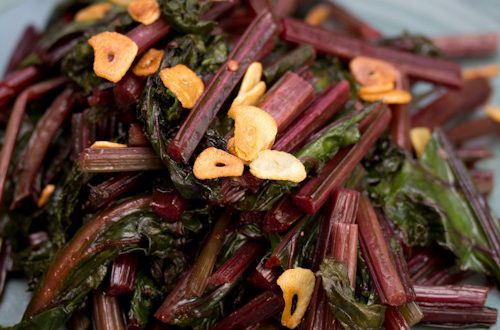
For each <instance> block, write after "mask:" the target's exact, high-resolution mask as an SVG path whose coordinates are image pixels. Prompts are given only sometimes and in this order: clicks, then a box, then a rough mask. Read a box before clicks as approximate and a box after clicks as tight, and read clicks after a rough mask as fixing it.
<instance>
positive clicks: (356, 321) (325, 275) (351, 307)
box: [320, 257, 385, 330]
mask: <svg viewBox="0 0 500 330" xmlns="http://www.w3.org/2000/svg"><path fill="white" fill-rule="evenodd" d="M320 274H321V278H322V284H323V288H324V289H325V291H326V295H327V297H328V303H329V305H330V308H331V309H332V312H333V315H334V316H335V318H336V319H337V320H338V321H339V322H340V323H341V324H342V326H343V327H344V329H356V330H358V329H359V330H366V329H380V328H381V327H382V324H383V322H384V314H385V307H384V306H382V305H365V304H362V303H359V302H356V300H355V298H354V293H353V292H352V289H351V285H350V283H349V277H348V275H347V269H346V268H345V266H344V264H343V263H341V262H337V261H335V259H333V258H331V257H327V258H325V260H323V262H322V263H321V266H320Z"/></svg>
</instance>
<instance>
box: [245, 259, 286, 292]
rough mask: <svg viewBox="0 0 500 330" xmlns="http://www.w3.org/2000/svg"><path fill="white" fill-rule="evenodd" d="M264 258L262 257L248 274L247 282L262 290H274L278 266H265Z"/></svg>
mask: <svg viewBox="0 0 500 330" xmlns="http://www.w3.org/2000/svg"><path fill="white" fill-rule="evenodd" d="M265 264H266V260H265V259H262V260H261V261H260V262H259V263H258V264H257V266H256V267H255V270H254V271H253V272H252V273H251V274H250V276H248V279H247V280H248V282H249V283H250V284H252V285H253V286H255V287H257V288H259V289H262V290H274V289H275V288H276V280H277V279H278V277H279V276H280V271H279V269H278V268H266V267H265Z"/></svg>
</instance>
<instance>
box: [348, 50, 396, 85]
mask: <svg viewBox="0 0 500 330" xmlns="http://www.w3.org/2000/svg"><path fill="white" fill-rule="evenodd" d="M349 68H350V69H351V72H352V74H353V76H354V79H356V81H357V82H358V83H359V84H361V85H363V86H371V85H384V84H387V83H394V82H395V81H396V78H397V75H398V71H397V70H396V68H395V67H394V66H393V65H392V64H391V63H389V62H386V61H382V60H377V59H375V58H371V57H365V56H358V57H355V58H353V59H352V60H351V62H350V63H349Z"/></svg>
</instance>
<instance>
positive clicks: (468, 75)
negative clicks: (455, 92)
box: [462, 64, 500, 80]
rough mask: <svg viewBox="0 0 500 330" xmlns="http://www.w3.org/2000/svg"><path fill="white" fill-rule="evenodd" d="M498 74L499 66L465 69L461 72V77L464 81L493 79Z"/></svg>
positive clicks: (499, 72) (499, 71)
mask: <svg viewBox="0 0 500 330" xmlns="http://www.w3.org/2000/svg"><path fill="white" fill-rule="evenodd" d="M498 74H500V65H498V64H490V65H484V66H479V67H474V68H467V69H464V70H463V71H462V77H463V78H464V79H466V80H468V79H475V78H493V77H495V76H497V75H498Z"/></svg>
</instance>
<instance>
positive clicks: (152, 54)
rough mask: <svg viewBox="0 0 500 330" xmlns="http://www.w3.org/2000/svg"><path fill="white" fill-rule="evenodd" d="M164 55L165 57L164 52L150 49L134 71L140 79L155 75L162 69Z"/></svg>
mask: <svg viewBox="0 0 500 330" xmlns="http://www.w3.org/2000/svg"><path fill="white" fill-rule="evenodd" d="M163 55H165V51H164V50H159V49H155V48H151V49H149V50H148V51H147V52H146V53H144V55H143V56H142V57H141V59H140V60H139V62H137V64H136V65H135V66H134V68H133V69H132V71H133V72H134V74H135V75H136V76H139V77H147V76H151V75H153V74H155V73H156V71H158V69H159V68H160V65H161V60H162V59H163Z"/></svg>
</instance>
